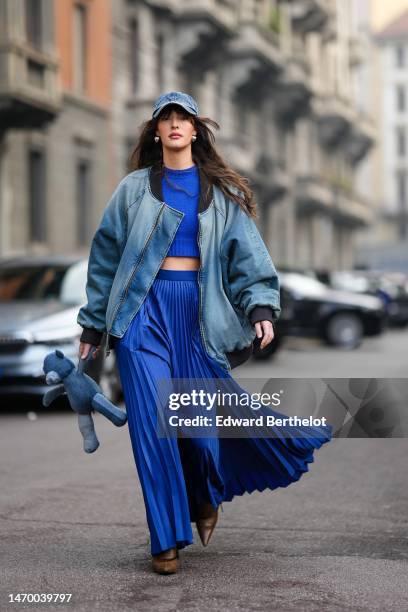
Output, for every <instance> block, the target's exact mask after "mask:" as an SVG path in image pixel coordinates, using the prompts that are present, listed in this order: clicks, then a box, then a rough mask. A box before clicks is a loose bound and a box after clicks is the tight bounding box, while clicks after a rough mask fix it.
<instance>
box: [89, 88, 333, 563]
mask: <svg viewBox="0 0 408 612" xmlns="http://www.w3.org/2000/svg"><path fill="white" fill-rule="evenodd" d="M209 126H212V127H216V128H218V127H219V126H218V124H217V123H216V122H214V121H212V120H211V119H209V118H203V117H200V116H199V111H198V106H197V103H196V101H195V100H194V99H193V98H192V97H191V96H189V95H187V94H185V93H183V92H170V93H167V94H164V95H162V96H160V97H159V98H158V100H156V102H155V104H154V107H153V113H152V118H151V119H150V120H148V121H146V122H145V123H144V125H143V129H142V131H141V135H140V138H139V141H138V143H137V146H136V148H135V150H134V153H133V155H132V164H133V168H134V169H133V171H132V172H130V174H128V175H127V176H126V177H125V178H124V179H123V180H122V181H121V182H120V184H119V185H118V187H117V189H116V190H115V192H114V194H113V196H112V198H111V200H110V201H109V203H108V205H107V207H106V208H105V211H104V215H103V217H102V221H101V224H100V226H99V228H98V230H97V232H96V234H95V236H94V238H93V241H92V245H91V251H90V256H89V263H88V282H87V298H88V302H87V304H86V305H85V306H83V307H82V308H81V309H80V311H79V314H78V319H77V320H78V323H79V324H80V325H81V326H82V327H83V333H82V335H81V343H80V355H81V357H82V358H85V357H86V356H87V355H88V352H89V350H90V348H91V346H97V347H100V345H101V340H102V337H103V334H104V333H107V336H108V352H109V350H110V349H112V348H113V349H114V350H115V354H116V358H117V364H118V369H119V374H120V379H121V383H122V388H123V393H124V398H125V404H126V409H127V414H128V425H129V433H130V439H131V443H132V448H133V453H134V458H135V463H136V467H137V471H138V475H139V479H140V483H141V487H142V491H143V497H144V502H145V506H146V518H147V523H148V527H149V530H150V541H151V554H152V565H153V569H154V571H156V572H159V573H174V572H176V571H177V570H178V567H179V550H180V549H182V548H184V547H186V546H188V545H189V544H192V543H193V533H192V528H191V523H192V522H194V523H196V526H197V531H198V533H199V536H200V539H201V542H202V543H203V545H204V546H206V545H207V544H208V542H209V540H210V537H211V534H212V533H213V530H214V528H215V525H216V523H217V519H218V508H219V505H220V504H221V503H222V502H223V501H230V500H232V498H233V497H234V496H235V495H242V494H243V493H245V492H248V493H251V492H253V491H254V490H258V491H263V490H264V489H266V488H268V489H275V488H277V487H285V486H287V485H289V484H290V483H292V482H295V481H297V480H298V479H299V478H300V477H301V475H302V474H303V473H304V472H306V471H308V466H307V464H308V463H310V462H313V452H314V450H315V449H317V448H319V447H320V446H321V445H322V444H323V443H325V442H328V441H329V440H330V438H331V427H330V426H324V427H323V426H322V427H301V428H292V429H289V428H286V429H285V428H280V429H279V431H278V429H277V428H272V429H273V433H274V434H275V437H262V438H259V437H253V436H251V435H249V436H247V437H245V438H222V437H218V436H217V435H216V432H215V430H214V428H212V429H211V431H210V433H211V434H212V435H210V436H204V437H189V436H188V435H184V434H185V431H183V429H182V428H181V431H180V435H179V437H171V436H163V437H162V436H159V435H158V430H157V426H158V417H159V416H160V414H159V410H158V406H159V407H160V406H161V404H160V398H159V395H160V393H159V381H160V380H163V379H164V380H172V379H188V380H196V379H198V378H199V379H223V380H224V381H225V383H226V384H227V385H228V387H229V390H230V391H231V390H233V391H236V392H238V391H239V392H242V391H243V390H242V389H241V388H240V387H239V385H238V384H237V383H236V381H234V379H233V378H232V377H231V375H230V370H231V369H233V368H234V367H236V366H237V365H239V364H241V363H244V361H246V360H247V359H248V358H249V357H250V355H251V353H252V350H253V343H254V341H255V338H259V340H258V342H260V348H264V347H265V346H267V345H268V344H269V343H270V342H271V341H272V340H273V337H274V327H273V324H274V322H275V321H276V320H277V319H278V317H279V315H280V299H279V298H280V296H279V279H278V275H277V273H276V269H275V267H274V264H273V262H272V259H271V257H270V255H269V253H268V251H267V249H266V246H265V244H264V242H263V240H262V238H261V236H260V234H259V232H258V230H257V227H256V225H255V223H254V221H253V218H254V217H255V216H256V205H255V203H254V201H253V196H252V192H251V190H250V189H249V187H248V184H247V181H246V179H245V178H243V177H241V176H240V175H239V174H237V173H236V172H234V171H233V170H232V169H231V168H230V167H229V166H228V165H227V164H226V163H225V161H224V160H223V159H222V158H221V156H220V155H219V154H218V153H217V151H216V149H215V146H214V136H213V133H212V131H211V129H210V127H209ZM231 412H232V414H235V415H238V414H240V415H242V414H243V413H244V412H245V411H243V410H242V409H238V408H237V407H235V408H231ZM248 412H250V411H249V410H248V411H247V413H248ZM267 413H268V414H274V415H278V416H285V415H282V414H280V413H277V412H273V411H271V410H270V409H269V410H267ZM196 414H198V415H201V416H204V415H205V414H208V412H207V411H206V409H205V407H203V408H199V409H198V412H196ZM258 414H259V412H258ZM247 416H248V414H247Z"/></svg>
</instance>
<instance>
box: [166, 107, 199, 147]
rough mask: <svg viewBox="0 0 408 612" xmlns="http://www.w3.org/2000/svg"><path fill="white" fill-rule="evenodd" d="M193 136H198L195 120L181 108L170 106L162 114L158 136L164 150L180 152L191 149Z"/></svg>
mask: <svg viewBox="0 0 408 612" xmlns="http://www.w3.org/2000/svg"><path fill="white" fill-rule="evenodd" d="M176 135H178V136H176ZM193 135H197V132H196V129H195V127H194V120H193V118H192V116H191V115H189V114H188V113H187V112H186V111H184V109H183V108H182V107H181V106H178V107H177V106H169V107H168V108H165V109H164V110H163V112H162V113H161V114H160V116H159V119H158V122H157V127H156V136H160V140H161V143H162V145H163V148H166V149H168V150H170V151H178V150H181V149H185V148H186V147H190V146H191V142H192V140H191V137H192V136H193Z"/></svg>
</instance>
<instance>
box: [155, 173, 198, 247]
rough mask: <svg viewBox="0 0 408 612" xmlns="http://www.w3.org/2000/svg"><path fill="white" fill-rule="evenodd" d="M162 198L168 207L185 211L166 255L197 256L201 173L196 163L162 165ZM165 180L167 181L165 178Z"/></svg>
mask: <svg viewBox="0 0 408 612" xmlns="http://www.w3.org/2000/svg"><path fill="white" fill-rule="evenodd" d="M164 175H165V176H164V177H163V178H162V189H163V199H164V201H165V202H166V204H168V205H169V206H172V207H173V208H175V209H177V210H179V211H181V212H183V213H184V217H183V220H182V222H181V223H180V225H179V227H178V230H177V232H176V235H175V237H174V239H173V242H172V243H171V246H170V249H169V250H168V252H167V256H168V257H177V256H178V257H200V250H199V247H198V244H197V235H198V202H199V198H200V176H199V172H198V167H197V166H191V167H190V168H184V169H183V170H173V169H172V168H167V167H166V166H165V167H164ZM167 179H168V180H167Z"/></svg>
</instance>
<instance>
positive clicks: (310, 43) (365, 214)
mask: <svg viewBox="0 0 408 612" xmlns="http://www.w3.org/2000/svg"><path fill="white" fill-rule="evenodd" d="M38 3H40V4H43V5H44V4H46V3H47V0H38ZM16 4H18V5H19V6H20V4H21V10H22V11H23V5H27V3H24V2H21V3H20V1H19V2H18V3H17V2H15V3H14V2H10V1H9V2H7V0H0V6H1V5H7V6H8V7H9V8H10V7H11V6H15V5H16ZM28 4H30V1H29V0H28ZM51 4H52V3H51ZM108 4H109V5H110V7H109V6H108ZM357 5H358V7H359V10H358V11H357V9H356V7H357ZM101 7H102V8H101ZM25 8H26V7H25ZM48 8H50V10H51V7H48ZM53 8H54V11H55V19H54V22H53V23H54V25H53V23H52V20H51V19H50V18H49V12H48V11H47V15H48V21H49V22H50V26H49V27H50V30H51V31H52V28H53V27H54V36H52V35H51V34H50V41H52V42H50V53H51V56H52V57H53V61H54V64H53V66H54V73H55V72H57V73H59V74H60V82H61V89H62V91H61V94H60V98H59V101H58V102H55V110H54V112H53V113H51V115H52V116H51V117H50V119H49V120H47V121H48V122H47V121H44V122H43V126H42V127H39V128H36V129H33V128H32V127H31V126H27V125H26V126H23V129H20V130H19V131H18V132H17V129H14V127H13V129H9V130H6V131H5V135H4V136H3V141H2V142H3V145H2V168H3V170H2V172H4V168H5V167H9V168H10V167H11V165H12V166H13V168H14V170H13V177H14V176H15V178H13V179H10V174H9V172H7V176H8V184H7V186H6V188H5V189H3V188H2V190H1V191H2V195H1V196H0V198H1V205H2V211H3V212H2V218H3V217H4V219H5V220H6V226H5V227H6V228H8V229H6V230H4V232H3V233H4V238H3V239H2V241H1V247H0V248H1V253H2V254H6V253H8V252H15V251H22V250H23V251H26V250H30V249H31V248H33V241H32V239H31V238H30V235H31V237H32V230H30V229H29V228H30V223H33V220H32V218H31V222H30V218H29V212H28V211H30V210H32V209H33V204H32V199H33V193H34V194H35V193H36V190H38V185H37V183H36V181H35V180H34V181H33V179H31V181H32V182H33V183H34V186H33V187H31V195H30V179H29V176H28V177H27V173H28V175H29V172H28V171H27V147H29V145H30V142H36V141H35V140H33V139H37V140H38V142H43V143H44V146H45V147H46V148H47V151H48V152H49V154H48V160H49V165H50V167H49V170H48V171H47V172H46V173H45V174H46V178H45V179H44V182H45V183H46V184H47V188H46V190H47V194H48V195H47V200H46V203H45V204H43V207H44V208H46V210H47V212H46V215H45V216H46V217H47V223H48V228H49V231H48V233H47V232H46V233H45V234H44V233H43V234H42V235H43V236H44V235H46V238H45V239H44V240H42V241H41V240H39V241H37V244H39V245H40V247H41V248H45V249H47V248H49V249H52V250H57V249H59V250H69V249H70V248H72V247H73V246H75V245H78V246H80V245H81V244H84V243H86V241H87V240H88V247H89V246H90V245H89V241H90V236H91V234H92V231H93V230H94V229H95V228H96V225H97V223H98V220H99V218H100V214H101V212H102V209H103V207H104V206H105V204H106V200H107V197H108V196H109V194H110V191H111V190H112V189H113V187H114V184H115V183H116V182H117V181H118V180H119V179H120V178H121V177H122V176H123V175H124V174H126V172H127V168H128V166H127V161H128V156H129V153H130V152H131V149H132V147H133V146H134V144H135V142H136V140H137V137H138V133H139V127H140V125H141V124H142V122H144V121H145V120H146V119H148V118H150V116H151V107H152V103H153V101H154V100H155V99H156V98H157V97H158V96H159V95H160V94H161V93H163V92H165V91H168V90H173V89H177V90H185V91H188V92H189V93H191V94H192V95H193V96H194V97H196V98H197V101H198V103H199V105H200V112H201V114H202V115H204V116H209V117H211V118H213V119H215V120H216V121H217V122H218V123H219V124H220V128H221V129H220V131H219V132H217V133H216V140H217V143H218V148H219V150H220V152H221V153H222V154H223V155H224V156H225V158H226V160H227V161H228V162H229V163H230V164H231V165H232V166H233V167H234V168H236V169H237V170H238V171H239V172H241V173H242V174H244V175H245V176H246V177H248V179H249V180H250V183H251V185H252V186H253V188H254V190H255V194H256V199H257V202H258V207H259V221H258V223H259V227H260V230H261V232H262V235H263V237H264V239H265V241H266V242H267V244H268V247H269V249H270V252H271V254H272V256H273V258H274V261H276V263H277V265H281V266H285V265H287V266H313V267H317V268H339V267H343V268H347V267H350V266H352V264H353V258H354V245H355V240H356V237H357V235H358V233H359V232H360V231H361V230H362V229H364V228H368V227H371V224H372V223H373V221H374V210H373V203H372V193H371V190H370V188H369V185H368V183H367V181H366V180H365V181H364V180H363V181H362V180H361V174H362V173H364V172H365V173H366V174H367V172H369V170H367V169H365V170H364V164H367V160H368V154H369V151H370V150H371V148H372V146H373V144H374V142H375V140H376V131H375V128H374V125H373V122H372V121H371V119H370V116H369V110H370V108H369V100H368V99H365V98H364V96H362V95H361V89H363V90H364V87H365V83H366V79H367V78H368V76H367V72H364V67H365V66H366V64H367V62H368V61H369V49H368V48H367V46H366V45H365V44H364V40H363V37H362V35H361V27H360V24H361V20H363V22H364V18H365V16H366V14H367V11H368V8H367V6H366V2H365V0H362V2H361V1H360V0H359V1H358V2H356V1H353V0H292V1H289V0H190V1H189V2H188V3H183V2H181V1H180V0H115V1H114V2H113V1H112V2H108V0H106V1H105V0H98V2H96V1H95V0H87V1H85V0H84V1H83V2H74V1H73V0H72V1H70V0H59V2H58V3H56V4H54V7H53ZM109 8H110V11H109ZM44 10H45V9H44ZM92 11H94V13H92ZM98 11H100V13H98ZM21 19H22V17H21V18H20V20H21ZM15 20H16V15H14V16H13V19H12V20H11V21H10V27H14V24H15ZM21 27H22V26H21ZM75 32H76V34H75ZM24 35H25V36H26V35H27V34H26V32H24ZM362 40H363V42H362ZM24 44H26V42H25V43H24ZM85 49H86V50H87V51H86V52H85V51H84V50H85ZM110 57H112V60H110ZM92 58H93V59H92ZM110 61H111V63H110ZM84 62H86V66H87V67H86V68H85V70H84V69H81V64H83V63H84ZM93 62H94V63H93ZM85 83H86V87H85V86H84V84H85ZM11 105H13V104H11ZM75 160H77V161H75ZM36 163H38V162H36V161H33V162H31V164H32V167H33V168H34V167H35V164H36ZM87 164H88V165H87ZM32 174H33V172H32ZM55 177H58V178H56V179H55ZM54 179H55V180H54ZM2 184H3V181H2ZM3 192H4V193H3ZM35 197H37V200H38V199H39V198H38V195H37V196H35ZM35 197H34V199H35ZM13 200H16V201H18V202H19V206H20V213H19V215H20V217H19V220H20V225H21V227H23V228H25V229H22V230H21V229H20V230H14V229H12V225H13V224H15V223H17V218H16V217H15V208H16V206H17V205H16V204H15V203H14V202H13ZM44 201H45V200H44ZM4 202H6V205H5V207H3V203H4ZM84 209H86V210H84ZM4 211H5V212H4ZM80 211H82V212H83V214H84V215H85V216H84V218H86V221H85V226H84V227H81V222H80V218H81V217H80ZM13 215H14V216H13ZM30 231H31V234H30ZM37 233H38V230H37ZM79 235H81V237H79ZM40 247H39V248H40Z"/></svg>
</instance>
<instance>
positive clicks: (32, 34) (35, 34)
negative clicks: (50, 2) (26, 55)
mask: <svg viewBox="0 0 408 612" xmlns="http://www.w3.org/2000/svg"><path fill="white" fill-rule="evenodd" d="M41 4H42V2H41V0H25V17H26V36H27V41H28V42H29V43H30V44H31V45H32V46H33V47H37V49H40V48H41V42H42V6H41Z"/></svg>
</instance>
